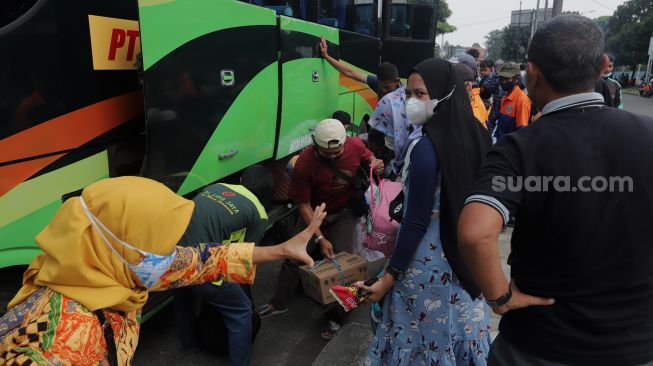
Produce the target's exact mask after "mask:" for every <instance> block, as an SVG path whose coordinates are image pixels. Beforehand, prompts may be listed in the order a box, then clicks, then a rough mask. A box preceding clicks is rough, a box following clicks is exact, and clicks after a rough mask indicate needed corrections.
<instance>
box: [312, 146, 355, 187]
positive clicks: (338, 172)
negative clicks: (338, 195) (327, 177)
mask: <svg viewBox="0 0 653 366" xmlns="http://www.w3.org/2000/svg"><path fill="white" fill-rule="evenodd" d="M314 154H317V153H316V152H314ZM321 164H322V165H324V166H326V167H327V168H329V169H331V170H333V172H334V173H336V175H337V176H338V177H340V178H342V179H344V180H345V181H346V182H347V183H349V184H351V185H352V186H356V184H355V182H354V178H353V177H350V176H348V175H347V174H345V172H343V171H342V170H340V169H338V168H336V167H335V166H333V165H329V164H324V163H322V162H321Z"/></svg>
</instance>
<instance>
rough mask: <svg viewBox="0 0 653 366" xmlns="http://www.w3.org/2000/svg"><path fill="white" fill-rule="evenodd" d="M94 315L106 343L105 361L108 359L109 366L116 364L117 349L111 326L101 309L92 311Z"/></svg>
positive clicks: (116, 365) (115, 365)
mask: <svg viewBox="0 0 653 366" xmlns="http://www.w3.org/2000/svg"><path fill="white" fill-rule="evenodd" d="M94 313H95V316H97V318H98V320H99V321H100V325H101V326H102V333H103V335H104V341H105V342H106V344H107V361H109V365H110V366H118V349H117V348H116V340H115V337H114V334H113V328H111V324H109V322H108V321H107V319H106V318H105V317H104V312H103V311H102V309H99V310H95V311H94Z"/></svg>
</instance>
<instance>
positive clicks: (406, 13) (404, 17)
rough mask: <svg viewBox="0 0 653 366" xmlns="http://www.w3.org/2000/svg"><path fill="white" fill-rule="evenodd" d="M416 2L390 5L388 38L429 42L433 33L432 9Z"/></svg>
mask: <svg viewBox="0 0 653 366" xmlns="http://www.w3.org/2000/svg"><path fill="white" fill-rule="evenodd" d="M415 2H416V1H415V0H413V1H408V3H399V4H395V3H393V4H391V5H390V19H389V21H390V26H389V35H390V37H396V38H411V39H415V40H429V39H431V35H432V32H433V29H432V28H433V7H432V6H425V5H420V4H416V3H415Z"/></svg>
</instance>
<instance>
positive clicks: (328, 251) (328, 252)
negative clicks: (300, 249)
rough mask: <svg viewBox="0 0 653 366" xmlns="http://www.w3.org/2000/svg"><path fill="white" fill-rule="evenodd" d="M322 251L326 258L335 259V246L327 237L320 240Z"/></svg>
mask: <svg viewBox="0 0 653 366" xmlns="http://www.w3.org/2000/svg"><path fill="white" fill-rule="evenodd" d="M320 251H321V252H322V255H323V256H324V258H329V259H331V258H333V244H331V242H330V241H328V240H327V239H326V238H325V237H322V239H321V240H320Z"/></svg>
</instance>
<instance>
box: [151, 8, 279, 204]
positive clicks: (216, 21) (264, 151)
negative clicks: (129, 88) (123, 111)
mask: <svg viewBox="0 0 653 366" xmlns="http://www.w3.org/2000/svg"><path fill="white" fill-rule="evenodd" d="M139 10H140V25H141V30H142V37H143V64H144V67H145V77H144V80H145V86H144V87H145V107H146V113H147V125H146V128H147V149H146V150H147V155H146V163H145V169H144V175H145V176H147V177H150V178H154V179H157V180H159V181H162V182H163V183H165V184H167V185H168V186H169V187H170V188H172V189H173V190H175V191H177V192H178V193H179V194H186V193H188V192H191V191H193V190H196V189H198V188H200V187H202V186H205V185H207V184H210V183H212V182H214V181H216V180H218V179H220V178H222V177H224V176H227V175H229V174H231V173H234V172H237V171H239V170H241V169H243V168H246V167H247V166H249V165H251V164H254V163H256V162H259V161H262V160H265V159H267V158H270V157H272V153H273V149H274V138H275V129H276V122H277V103H278V95H277V94H278V66H277V59H276V56H277V50H278V45H277V39H278V30H277V26H276V25H277V23H276V15H275V13H274V11H272V10H269V9H265V8H262V7H257V6H254V5H249V4H245V3H242V2H239V1H234V0H218V1H213V0H198V1H193V2H185V1H177V2H158V3H152V2H149V1H141V2H140V8H139Z"/></svg>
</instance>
